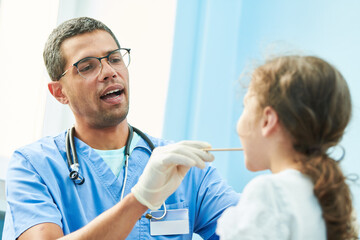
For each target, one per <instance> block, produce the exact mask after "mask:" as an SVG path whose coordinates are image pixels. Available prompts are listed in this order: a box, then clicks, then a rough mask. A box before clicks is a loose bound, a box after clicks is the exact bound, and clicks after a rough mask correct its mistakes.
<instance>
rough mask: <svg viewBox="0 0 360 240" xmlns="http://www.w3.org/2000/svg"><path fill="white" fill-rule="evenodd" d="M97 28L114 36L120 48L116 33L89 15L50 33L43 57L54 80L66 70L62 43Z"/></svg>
mask: <svg viewBox="0 0 360 240" xmlns="http://www.w3.org/2000/svg"><path fill="white" fill-rule="evenodd" d="M95 30H104V31H106V32H108V33H110V35H111V36H112V37H113V39H114V40H115V42H116V44H117V46H118V47H119V48H120V44H119V41H118V40H117V39H116V37H115V35H114V33H113V32H112V31H111V30H110V29H109V28H108V27H107V26H106V25H105V24H103V23H102V22H100V21H98V20H95V19H93V18H89V17H79V18H73V19H70V20H67V21H65V22H63V23H62V24H60V25H59V26H58V27H57V28H55V29H54V30H53V31H52V33H51V34H50V36H49V38H48V40H47V42H46V43H45V48H44V52H43V58H44V62H45V66H46V69H47V71H48V73H49V76H50V78H51V80H52V81H58V80H59V77H60V75H61V74H62V73H63V72H64V68H65V64H66V62H65V59H64V57H63V55H62V53H61V49H60V48H61V44H62V43H63V42H64V41H65V40H66V39H68V38H71V37H74V36H77V35H80V34H83V33H89V32H93V31H95Z"/></svg>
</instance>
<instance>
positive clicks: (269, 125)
mask: <svg viewBox="0 0 360 240" xmlns="http://www.w3.org/2000/svg"><path fill="white" fill-rule="evenodd" d="M278 125H279V116H278V114H277V112H276V111H275V110H274V109H273V108H272V107H269V106H267V107H265V108H264V110H263V116H262V122H261V133H262V134H263V136H264V137H267V136H269V135H270V134H272V133H274V131H275V130H276V129H277V127H278Z"/></svg>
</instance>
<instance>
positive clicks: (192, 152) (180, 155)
mask: <svg viewBox="0 0 360 240" xmlns="http://www.w3.org/2000/svg"><path fill="white" fill-rule="evenodd" d="M210 147H211V145H210V144H208V143H206V142H199V141H182V142H178V143H175V144H170V145H167V146H163V147H157V148H155V149H154V151H153V153H152V154H151V157H150V159H149V162H148V164H147V165H146V167H145V169H144V172H143V174H142V175H141V176H140V178H139V181H138V182H137V184H136V185H135V186H134V187H133V188H132V189H131V192H132V193H133V194H134V196H135V198H136V199H137V200H138V201H139V202H140V203H141V204H143V205H145V206H147V207H148V208H150V209H151V210H156V209H159V208H160V207H161V204H162V203H163V202H164V201H165V200H166V199H167V198H168V197H169V196H170V195H171V194H172V193H173V192H175V190H176V189H177V188H178V187H179V185H180V183H181V181H182V180H183V178H184V176H185V175H186V173H187V172H188V171H189V169H190V168H191V167H193V166H196V167H198V168H201V169H203V168H204V167H205V162H211V161H213V160H214V156H213V155H212V154H210V153H208V152H206V151H204V150H202V149H204V148H210Z"/></svg>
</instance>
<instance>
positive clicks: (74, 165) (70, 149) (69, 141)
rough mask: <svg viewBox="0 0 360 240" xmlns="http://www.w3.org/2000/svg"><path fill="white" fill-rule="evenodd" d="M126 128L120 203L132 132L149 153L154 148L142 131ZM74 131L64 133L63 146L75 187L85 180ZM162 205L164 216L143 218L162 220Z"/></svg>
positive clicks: (72, 129) (69, 130)
mask: <svg viewBox="0 0 360 240" xmlns="http://www.w3.org/2000/svg"><path fill="white" fill-rule="evenodd" d="M128 126H129V136H128V139H127V140H126V145H125V150H124V156H125V176H124V180H123V187H122V190H121V197H120V201H121V200H122V199H123V198H124V190H125V185H126V181H127V175H128V174H127V172H128V168H129V164H128V162H129V157H130V144H131V141H132V138H133V135H134V132H136V133H137V134H138V135H139V136H140V137H141V138H142V139H144V140H145V142H146V143H147V144H148V145H149V147H150V149H151V152H152V151H153V150H154V148H155V146H154V144H153V143H152V142H151V140H150V139H149V138H148V137H147V136H146V135H145V134H144V133H143V132H142V131H140V130H139V129H137V128H135V127H132V126H131V125H130V124H129V125H128ZM74 131H75V127H72V128H70V129H68V131H67V132H66V145H65V148H66V158H67V163H68V165H69V168H70V174H69V177H70V179H71V180H73V182H74V183H75V184H76V185H81V184H83V183H84V182H85V178H84V177H82V176H81V175H80V174H79V167H80V165H79V161H78V158H77V154H76V149H75V143H74ZM70 153H71V154H70ZM163 205H164V214H163V215H162V216H161V217H154V216H152V215H151V214H150V213H147V214H146V215H145V217H146V218H147V219H155V220H161V219H163V218H164V217H165V216H166V213H167V210H166V205H165V202H164V203H163Z"/></svg>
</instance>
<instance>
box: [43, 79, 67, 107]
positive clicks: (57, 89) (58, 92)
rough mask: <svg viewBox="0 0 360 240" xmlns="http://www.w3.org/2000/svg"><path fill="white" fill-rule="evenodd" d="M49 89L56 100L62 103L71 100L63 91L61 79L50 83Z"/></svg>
mask: <svg viewBox="0 0 360 240" xmlns="http://www.w3.org/2000/svg"><path fill="white" fill-rule="evenodd" d="M48 89H49V91H50V93H51V95H53V96H54V97H55V98H56V100H58V101H59V102H60V103H62V104H68V103H69V100H68V99H67V97H66V95H65V94H64V93H63V89H62V85H61V83H60V82H59V81H53V82H49V83H48Z"/></svg>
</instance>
